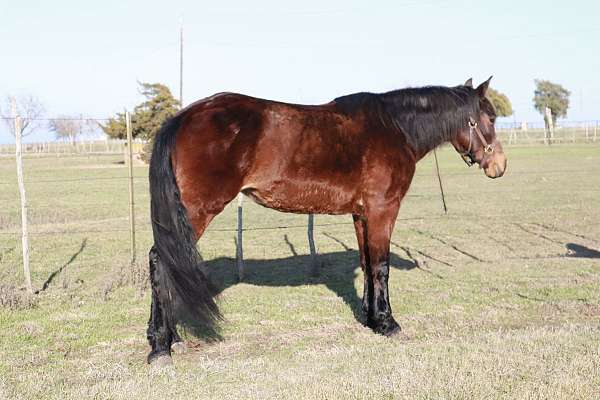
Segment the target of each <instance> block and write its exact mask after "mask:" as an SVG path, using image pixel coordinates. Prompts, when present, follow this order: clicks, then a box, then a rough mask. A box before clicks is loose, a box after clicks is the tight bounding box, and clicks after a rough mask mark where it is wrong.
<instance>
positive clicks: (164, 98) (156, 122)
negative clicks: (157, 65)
mask: <svg viewBox="0 0 600 400" xmlns="http://www.w3.org/2000/svg"><path fill="white" fill-rule="evenodd" d="M139 85H140V93H141V94H142V95H143V96H144V97H145V98H146V101H144V102H143V103H141V104H139V105H137V106H136V107H135V108H134V110H133V112H132V114H131V123H132V131H131V134H132V136H133V137H134V138H140V139H144V140H147V141H149V142H151V141H152V139H153V138H154V136H155V135H156V133H157V132H158V130H159V129H160V127H161V125H162V123H163V122H164V121H165V120H167V119H168V118H170V117H172V116H173V115H175V113H176V112H177V111H178V110H179V101H177V100H176V99H175V98H174V97H173V95H172V94H171V91H170V90H169V88H168V87H166V86H165V85H163V84H161V83H144V82H140V83H139ZM100 127H101V128H102V130H103V131H104V133H106V135H108V136H109V137H111V138H115V139H125V138H126V137H127V131H126V125H125V113H117V115H116V116H115V117H114V118H111V119H109V120H108V122H107V123H106V124H104V125H103V124H100Z"/></svg>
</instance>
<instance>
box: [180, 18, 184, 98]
mask: <svg viewBox="0 0 600 400" xmlns="http://www.w3.org/2000/svg"><path fill="white" fill-rule="evenodd" d="M179 107H181V108H183V18H181V23H180V26H179Z"/></svg>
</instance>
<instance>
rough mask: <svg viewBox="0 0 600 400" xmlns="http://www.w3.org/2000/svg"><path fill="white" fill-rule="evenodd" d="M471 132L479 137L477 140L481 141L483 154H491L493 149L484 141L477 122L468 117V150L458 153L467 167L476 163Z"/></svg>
mask: <svg viewBox="0 0 600 400" xmlns="http://www.w3.org/2000/svg"><path fill="white" fill-rule="evenodd" d="M473 131H475V133H476V134H477V136H478V137H479V140H481V144H482V145H483V152H484V153H485V154H491V153H493V152H494V148H493V147H492V145H491V144H488V142H487V140H485V136H483V133H481V130H480V129H479V126H477V121H475V120H474V119H473V117H469V149H468V150H467V151H465V152H463V153H460V156H461V157H462V159H463V161H464V162H465V164H467V165H468V166H469V167H470V166H471V165H473V164H475V162H476V161H475V156H474V155H473V153H472V147H473Z"/></svg>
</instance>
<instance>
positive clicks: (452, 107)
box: [334, 86, 480, 152]
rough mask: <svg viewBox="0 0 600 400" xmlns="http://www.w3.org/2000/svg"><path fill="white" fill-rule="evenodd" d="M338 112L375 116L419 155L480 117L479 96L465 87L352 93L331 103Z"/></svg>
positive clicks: (450, 137) (429, 87)
mask: <svg viewBox="0 0 600 400" xmlns="http://www.w3.org/2000/svg"><path fill="white" fill-rule="evenodd" d="M334 101H335V104H336V106H337V107H338V109H339V110H340V111H342V112H344V113H348V114H354V113H356V112H358V111H364V112H367V113H369V114H371V115H373V116H376V117H377V118H378V119H379V121H380V122H381V123H382V124H383V125H384V126H386V127H389V128H394V129H396V130H399V131H401V132H402V133H403V134H404V135H405V137H406V140H407V142H408V143H409V144H410V145H411V146H412V147H413V148H414V149H415V150H416V151H418V152H422V151H428V150H431V149H433V148H435V147H437V146H439V145H440V144H442V143H444V142H447V141H449V140H451V139H452V138H453V136H454V135H456V134H457V133H458V132H459V131H460V130H461V129H464V128H465V127H466V126H467V123H468V121H469V117H474V118H477V116H478V115H479V108H480V105H479V96H478V95H477V93H476V91H475V89H473V88H471V87H468V86H456V87H445V86H426V87H422V88H408V89H399V90H394V91H391V92H387V93H381V94H376V93H365V92H362V93H355V94H351V95H348V96H342V97H338V98H337V99H335V100H334Z"/></svg>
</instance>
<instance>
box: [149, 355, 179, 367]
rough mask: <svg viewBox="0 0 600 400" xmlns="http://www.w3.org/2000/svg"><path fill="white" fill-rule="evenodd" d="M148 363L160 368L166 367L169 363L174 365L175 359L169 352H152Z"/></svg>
mask: <svg viewBox="0 0 600 400" xmlns="http://www.w3.org/2000/svg"><path fill="white" fill-rule="evenodd" d="M148 364H150V365H151V366H156V367H159V368H160V367H166V366H168V365H173V359H172V358H171V355H170V354H168V353H167V352H160V353H150V354H149V355H148Z"/></svg>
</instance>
